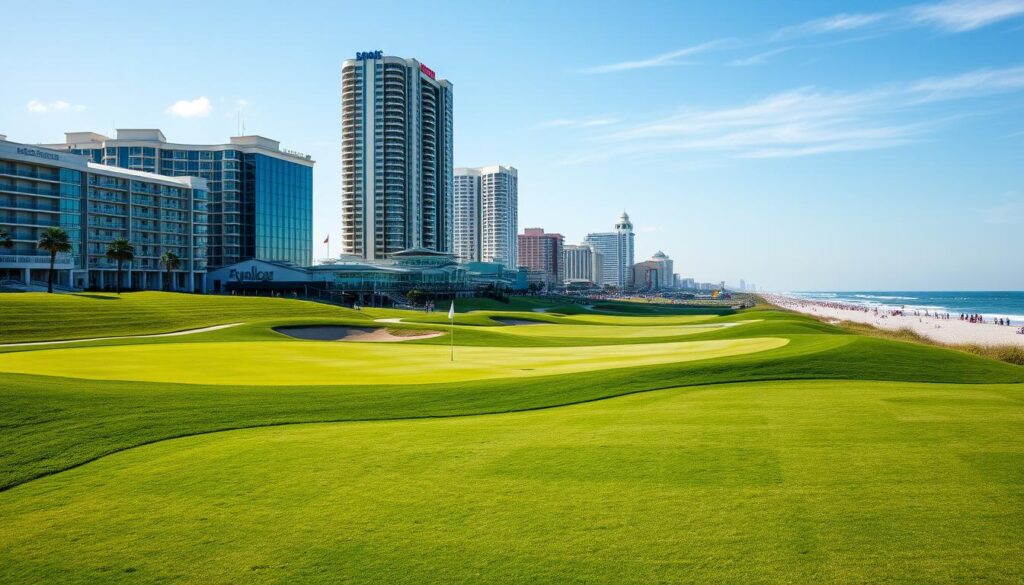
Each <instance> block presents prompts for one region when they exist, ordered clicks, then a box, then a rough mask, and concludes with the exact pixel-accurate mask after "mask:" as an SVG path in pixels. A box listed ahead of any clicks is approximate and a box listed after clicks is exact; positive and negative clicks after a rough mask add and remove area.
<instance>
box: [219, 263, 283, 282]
mask: <svg viewBox="0 0 1024 585" xmlns="http://www.w3.org/2000/svg"><path fill="white" fill-rule="evenodd" d="M228 278H229V279H231V280H237V281H238V282H245V281H247V280H259V281H263V282H269V281H271V280H274V271H273V270H259V269H258V268H256V267H255V266H253V267H252V268H250V269H249V270H237V269H235V268H232V269H231V271H230V272H228Z"/></svg>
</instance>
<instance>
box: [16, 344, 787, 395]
mask: <svg viewBox="0 0 1024 585" xmlns="http://www.w3.org/2000/svg"><path fill="white" fill-rule="evenodd" d="M788 342H789V340H788V339H784V338H772V337H761V338H754V339H725V340H713V341H692V342H677V343H652V344H645V345H599V346H587V347H544V348H540V347H503V348H493V347H457V348H455V356H456V359H455V361H454V362H452V361H449V360H450V349H449V348H448V347H445V346H443V345H413V344H403V343H342V342H323V341H313V342H298V341H280V342H277V341H258V342H223V343H202V344H198V343H163V344H152V345H121V346H105V347H83V348H72V349H48V350H41V351H26V352H16V353H5V354H0V372H8V373H18V374H36V375H45V376H64V377H70V378H86V379H91V380H132V381H139V382H179V383H184V384H247V385H248V384H251V385H273V386H284V385H303V384H332V385H337V384H425V383H431V382H460V381H466V380H483V379H491V378H507V377H524V376H547V375H552V374H567V373H573V372H582V371H587V370H594V369H609V368H621V367H627V366H641V365H653V364H664V363H670V362H684V361H693V360H704V359H710V358H717V357H725V356H732V355H739V354H746V353H752V352H759V351H765V350H769V349H775V348H778V347H782V346H783V345H786V344H787V343H788Z"/></svg>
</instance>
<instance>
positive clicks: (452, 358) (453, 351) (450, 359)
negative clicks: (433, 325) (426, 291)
mask: <svg viewBox="0 0 1024 585" xmlns="http://www.w3.org/2000/svg"><path fill="white" fill-rule="evenodd" d="M448 314H449V315H450V318H449V319H448V321H449V323H450V324H451V333H449V334H448V337H451V341H452V352H451V357H450V358H449V359H448V361H451V362H454V361H455V301H454V300H453V301H452V308H451V310H450V311H449V312H448Z"/></svg>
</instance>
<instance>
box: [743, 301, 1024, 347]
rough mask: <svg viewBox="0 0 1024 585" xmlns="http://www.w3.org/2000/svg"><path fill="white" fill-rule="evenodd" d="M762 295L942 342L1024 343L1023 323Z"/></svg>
mask: <svg viewBox="0 0 1024 585" xmlns="http://www.w3.org/2000/svg"><path fill="white" fill-rule="evenodd" d="M762 296H763V297H764V299H765V300H767V301H768V302H769V303H772V304H774V305H778V306H780V307H783V308H786V309H791V310H793V311H799V312H801V313H807V314H809V315H817V316H819V317H823V318H825V319H826V320H828V321H832V322H837V321H854V322H856V323H867V324H868V325H874V326H875V327H880V328H883V329H893V330H898V329H903V328H908V329H911V330H913V331H915V332H917V333H919V334H920V335H923V336H925V337H927V338H929V339H932V340H935V341H938V342H940V343H954V344H956V343H976V344H980V345H1020V346H1024V335H1020V334H1018V333H1017V332H1018V331H1019V330H1020V326H1016V327H1014V326H1006V325H995V324H992V323H970V322H967V321H961V320H960V319H959V315H951V316H950V318H949V319H941V318H938V317H936V316H934V315H932V316H924V315H923V314H922V315H920V316H915V315H913V314H912V312H911V314H907V315H902V316H901V315H891V314H890V313H889V312H888V311H886V310H883V309H879V310H877V311H875V310H873V309H864V308H856V307H853V306H852V305H841V304H838V303H825V302H819V301H809V300H806V299H798V298H795V297H788V296H783V295H774V294H765V295H762Z"/></svg>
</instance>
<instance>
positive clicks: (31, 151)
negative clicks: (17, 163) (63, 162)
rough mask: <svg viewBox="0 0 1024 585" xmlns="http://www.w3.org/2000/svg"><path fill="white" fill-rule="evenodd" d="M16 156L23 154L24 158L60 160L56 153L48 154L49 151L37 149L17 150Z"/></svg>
mask: <svg viewBox="0 0 1024 585" xmlns="http://www.w3.org/2000/svg"><path fill="white" fill-rule="evenodd" d="M18 154H24V155H25V156H38V157H39V158H45V159H48V160H60V155H59V154H57V153H56V152H50V151H49V150H41V149H38V148H19V149H18Z"/></svg>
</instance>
